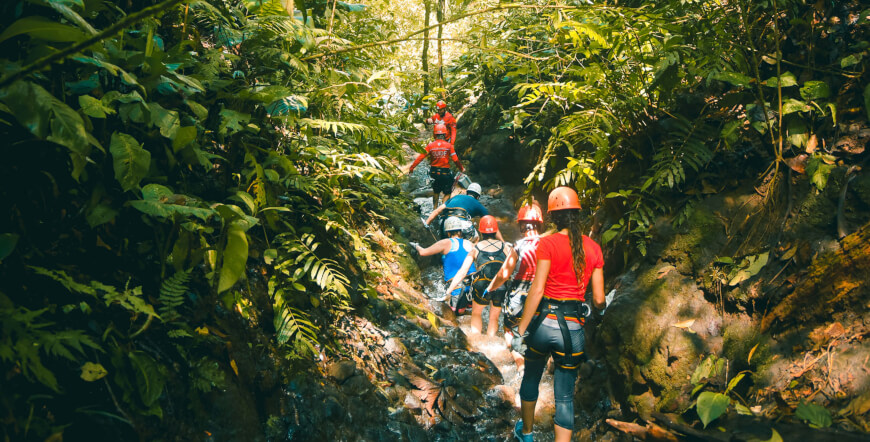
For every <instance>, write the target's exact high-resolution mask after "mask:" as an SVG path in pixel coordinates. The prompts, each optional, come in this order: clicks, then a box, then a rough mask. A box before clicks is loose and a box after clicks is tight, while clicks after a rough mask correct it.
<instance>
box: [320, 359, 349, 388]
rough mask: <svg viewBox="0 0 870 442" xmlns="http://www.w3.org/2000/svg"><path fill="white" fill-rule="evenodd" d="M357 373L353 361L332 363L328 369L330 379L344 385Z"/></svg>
mask: <svg viewBox="0 0 870 442" xmlns="http://www.w3.org/2000/svg"><path fill="white" fill-rule="evenodd" d="M354 372H356V362H354V361H351V360H343V361H338V362H334V363H332V364H331V365H330V366H329V368H328V369H327V373H328V374H329V377H331V378H333V379H335V381H336V382H338V383H342V382H344V381H345V380H347V379H348V378H349V377H351V376H353V374H354Z"/></svg>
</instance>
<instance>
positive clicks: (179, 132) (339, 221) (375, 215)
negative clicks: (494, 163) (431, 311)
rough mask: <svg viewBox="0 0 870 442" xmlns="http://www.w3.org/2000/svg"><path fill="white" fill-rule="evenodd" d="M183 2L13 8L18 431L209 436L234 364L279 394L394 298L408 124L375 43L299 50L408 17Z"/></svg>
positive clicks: (12, 400) (7, 41)
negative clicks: (389, 293) (352, 317)
mask: <svg viewBox="0 0 870 442" xmlns="http://www.w3.org/2000/svg"><path fill="white" fill-rule="evenodd" d="M179 3H180V2H177V1H171V0H170V1H166V2H163V3H160V4H157V5H155V6H152V3H151V2H146V1H133V2H127V3H125V4H115V3H114V2H102V1H90V0H86V1H82V0H45V1H43V0H32V1H16V2H7V3H5V4H4V6H3V7H2V10H3V17H2V19H0V22H2V24H0V29H4V31H3V33H2V34H0V52H2V54H3V56H2V61H0V63H2V69H3V79H2V80H0V81H2V88H0V102H2V104H0V136H2V138H3V140H4V142H3V145H4V147H3V154H4V156H5V157H6V160H5V161H3V165H2V166H0V176H2V178H0V200H2V203H0V213H2V215H0V260H2V264H0V323H2V330H3V332H2V341H0V360H2V366H3V376H4V379H3V388H2V405H0V416H2V422H3V424H2V428H3V434H4V435H5V436H4V438H5V439H6V440H10V439H11V440H44V439H48V438H51V437H61V435H65V437H68V438H76V437H82V436H83V435H85V434H89V431H91V429H92V428H93V426H98V427H100V428H104V429H105V431H104V434H105V437H107V438H109V439H112V440H118V439H119V438H121V439H129V438H131V437H132V436H131V435H130V434H129V433H130V432H131V431H135V432H136V433H138V434H139V435H140V436H141V437H145V438H150V437H151V436H149V435H153V434H158V433H159V432H160V431H161V430H160V429H161V428H173V430H172V431H173V432H174V433H177V434H184V433H185V432H186V431H192V429H191V427H189V425H186V424H185V419H186V418H187V417H189V416H198V415H202V412H203V410H204V408H205V407H207V404H206V403H205V402H204V401H207V398H208V395H207V394H208V392H210V391H213V390H215V389H223V388H225V386H226V384H227V382H228V379H227V377H228V376H240V374H239V373H240V368H239V365H241V364H243V361H242V359H241V358H240V356H234V355H238V354H239V353H240V352H242V353H248V356H247V357H244V359H245V361H255V362H256V363H257V364H266V367H259V366H258V367H241V368H242V374H241V376H242V377H243V378H244V377H245V376H249V377H250V376H254V375H252V374H248V375H246V374H245V372H247V373H261V372H263V371H264V370H270V371H273V372H274V373H273V374H270V375H268V376H266V377H267V378H269V379H272V381H271V382H265V383H267V384H275V382H276V379H278V380H280V379H281V377H282V376H284V375H286V374H288V373H292V372H293V371H298V369H299V367H304V366H305V365H306V364H309V363H310V362H306V361H312V360H313V359H314V357H315V356H316V355H317V354H319V352H321V351H323V350H324V348H326V347H329V346H330V345H331V343H330V342H328V338H327V336H328V334H324V331H328V330H329V329H330V327H331V325H332V324H333V323H334V321H336V320H337V319H338V318H339V317H341V316H342V315H344V314H346V312H348V311H349V310H350V309H352V307H353V305H354V304H360V303H364V302H365V298H366V296H369V295H373V294H374V290H373V289H372V288H371V287H370V285H369V283H370V282H373V281H377V279H378V278H379V277H380V276H379V275H380V273H379V272H380V270H381V267H380V266H381V265H382V264H381V263H380V262H379V259H378V256H377V253H376V252H377V251H378V250H379V248H383V247H391V244H392V242H391V241H390V239H389V238H386V237H384V236H383V234H380V235H375V233H379V232H380V231H381V229H382V228H386V226H387V224H386V223H385V220H386V218H385V216H384V215H385V214H387V213H389V212H390V211H391V210H390V207H391V205H394V204H396V202H394V201H392V199H391V196H390V195H388V194H389V193H390V192H393V195H395V190H396V189H397V188H396V187H395V186H394V184H393V183H394V177H393V176H394V175H395V174H394V173H393V172H394V170H395V169H394V166H393V165H392V164H391V163H390V162H389V158H390V157H391V156H395V155H396V152H397V149H396V147H397V146H398V145H399V144H400V143H399V141H400V140H401V139H403V138H405V137H406V136H407V132H405V130H406V129H407V128H408V127H409V123H408V122H407V119H405V118H403V116H402V115H398V116H393V114H392V113H390V112H389V111H388V110H387V109H385V108H383V107H382V106H381V105H382V104H383V102H381V101H379V99H380V94H379V93H378V92H377V91H378V90H380V88H381V87H382V82H383V81H384V80H383V74H382V73H378V72H376V71H375V70H372V69H371V68H370V67H371V66H374V65H376V64H377V63H376V62H375V60H376V59H377V57H379V56H381V55H382V53H381V52H379V51H378V49H377V48H375V49H373V50H370V51H368V52H365V53H355V54H352V55H347V56H342V57H327V58H324V59H319V60H309V61H303V60H302V58H303V56H304V55H305V54H308V53H311V52H313V51H315V50H317V49H319V48H324V47H327V46H329V45H330V44H342V43H344V42H346V41H345V40H343V37H348V38H353V39H354V41H355V42H357V43H360V42H365V41H367V40H366V39H378V38H381V37H382V36H381V35H380V34H379V32H381V31H380V30H382V29H383V30H387V29H389V28H390V26H389V24H388V23H383V22H380V21H378V20H377V19H376V18H375V17H373V16H372V15H371V14H369V13H368V12H367V11H360V10H359V9H360V8H359V7H358V6H357V7H354V6H353V5H350V4H344V3H342V5H341V6H340V7H339V8H338V10H337V11H335V12H334V15H333V16H332V18H331V20H329V26H330V28H331V30H332V32H331V33H329V34H328V33H327V31H326V30H324V29H323V27H325V26H324V24H325V23H326V21H327V18H326V16H324V14H325V12H324V11H322V10H321V11H320V15H316V14H315V16H314V17H309V25H305V24H303V22H302V21H301V20H298V19H294V18H292V17H291V16H290V15H288V14H287V12H286V11H285V10H284V9H283V7H282V6H281V2H279V1H271V2H256V1H252V2H242V1H193V2H185V3H184V4H181V5H179ZM146 7H148V8H146ZM352 9H355V10H353V11H352ZM140 11H144V13H148V14H149V15H147V16H144V17H137V14H139V15H142V14H143V13H142V12H140ZM309 12H310V11H309ZM131 17H137V18H138V19H137V20H135V21H133V20H130V18H131ZM312 18H313V19H314V22H312V20H311V19H312ZM124 20H128V21H129V23H128V24H127V25H126V26H124V27H123V28H121V29H120V30H119V31H117V32H114V33H110V34H108V35H105V36H101V38H99V39H97V40H96V41H90V42H89V41H88V39H89V38H92V37H94V36H99V35H100V34H99V33H100V32H101V30H105V29H109V28H110V27H111V26H113V24H116V23H124ZM318 26H319V27H318ZM333 40H334V41H333ZM80 42H88V44H86V45H85V47H84V48H82V49H80V50H78V51H74V52H73V53H71V54H70V55H69V56H68V57H65V58H62V59H57V60H54V62H53V63H49V64H46V63H41V62H40V61H39V60H40V58H41V57H44V56H46V55H49V54H52V53H55V52H56V51H59V50H63V49H64V48H69V47H71V46H72V45H75V44H78V43H80ZM21 73H23V74H25V75H20V74H21ZM391 189H392V190H391ZM323 341H327V342H323ZM236 359H239V361H236ZM270 361H272V362H271V363H272V364H273V366H268V364H269V362H270ZM276 361H277V362H280V361H286V362H285V363H281V364H278V365H277V366H275V364H276V363H277V362H276ZM248 363H249V364H250V363H251V362H248ZM294 367H295V368H294ZM256 376H261V375H260V374H256ZM261 377H262V376H261ZM260 381H262V380H260ZM250 382H251V383H256V382H258V381H257V380H250ZM188 424H189V423H188ZM91 435H92V436H93V434H92V433H91ZM196 437H197V438H199V437H203V436H202V434H198V435H197V436H196Z"/></svg>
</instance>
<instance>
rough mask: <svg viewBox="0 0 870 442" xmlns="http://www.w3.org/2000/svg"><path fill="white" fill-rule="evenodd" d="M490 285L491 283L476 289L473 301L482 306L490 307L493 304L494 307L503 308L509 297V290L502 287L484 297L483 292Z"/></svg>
mask: <svg viewBox="0 0 870 442" xmlns="http://www.w3.org/2000/svg"><path fill="white" fill-rule="evenodd" d="M488 285H489V281H487V282H486V283H485V284H483V285H482V287H474V291H473V292H472V293H473V299H474V302H476V303H478V304H480V305H489V304H490V303H492V306H493V307H499V308H500V307H501V306H502V305H504V298H505V295H507V290H505V289H504V287H500V288H499V289H497V290H493V291H491V292H487V294H486V296H483V291H484V290H486V287H487V286H488Z"/></svg>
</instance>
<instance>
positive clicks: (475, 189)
mask: <svg viewBox="0 0 870 442" xmlns="http://www.w3.org/2000/svg"><path fill="white" fill-rule="evenodd" d="M466 192H474V193H476V194H478V195H480V194H481V193H483V189H481V188H480V184H477V183H471V184H469V185H468V189H466Z"/></svg>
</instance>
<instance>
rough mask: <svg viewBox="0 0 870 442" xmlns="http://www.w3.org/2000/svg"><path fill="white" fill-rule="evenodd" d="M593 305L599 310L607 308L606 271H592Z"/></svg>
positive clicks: (599, 269)
mask: <svg viewBox="0 0 870 442" xmlns="http://www.w3.org/2000/svg"><path fill="white" fill-rule="evenodd" d="M592 305H593V306H594V307H595V308H597V309H598V310H601V309H603V308H604V307H606V306H607V300H606V299H605V297H604V269H602V268H597V269H595V270H593V271H592Z"/></svg>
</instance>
